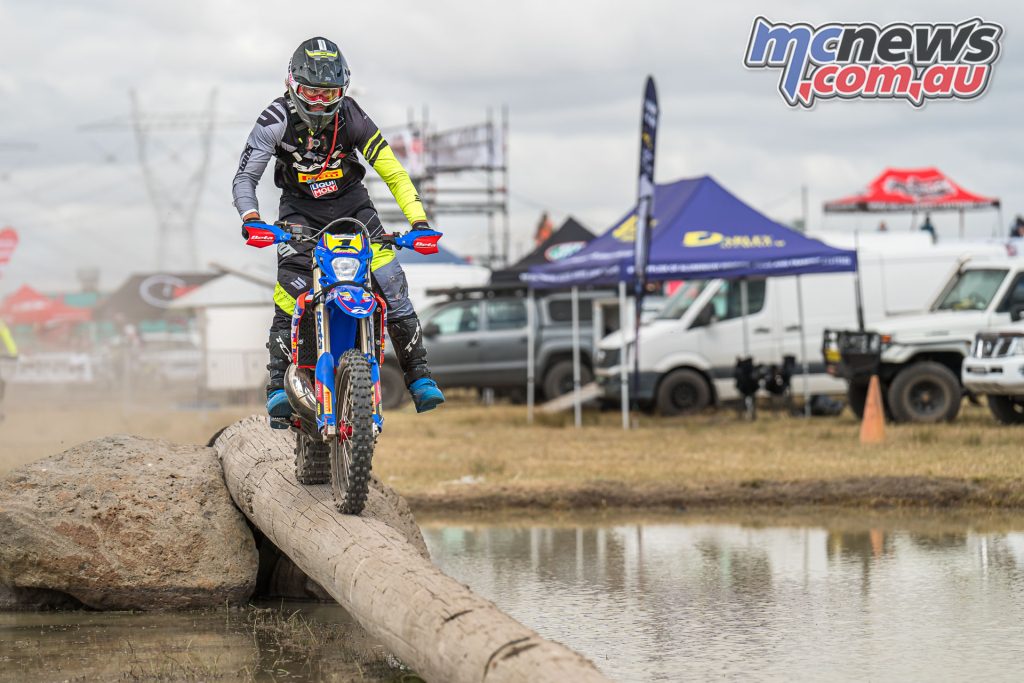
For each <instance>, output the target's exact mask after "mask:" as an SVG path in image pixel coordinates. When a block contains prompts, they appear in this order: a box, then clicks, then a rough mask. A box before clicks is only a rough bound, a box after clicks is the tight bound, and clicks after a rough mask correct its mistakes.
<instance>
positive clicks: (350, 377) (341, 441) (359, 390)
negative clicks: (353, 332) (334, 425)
mask: <svg viewBox="0 0 1024 683" xmlns="http://www.w3.org/2000/svg"><path fill="white" fill-rule="evenodd" d="M334 387H335V393H334V395H335V400H336V407H335V413H334V414H335V417H336V418H337V421H338V432H339V436H338V438H335V439H332V440H331V443H330V451H331V456H330V458H331V489H332V490H333V491H334V504H335V506H336V507H337V508H338V511H339V512H341V513H342V514H346V515H358V514H359V513H360V512H362V511H363V506H365V505H366V495H367V493H368V491H369V488H370V468H371V467H372V464H373V447H374V443H375V441H376V436H375V434H374V428H373V411H374V401H373V381H372V380H371V375H370V362H369V361H368V360H366V356H364V355H363V354H362V353H361V352H360V351H359V350H358V349H349V350H348V351H346V352H345V353H343V354H342V355H341V361H340V362H339V363H338V374H337V379H336V380H335V383H334Z"/></svg>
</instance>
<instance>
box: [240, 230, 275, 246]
mask: <svg viewBox="0 0 1024 683" xmlns="http://www.w3.org/2000/svg"><path fill="white" fill-rule="evenodd" d="M245 231H246V232H247V233H248V235H249V237H248V239H246V240H245V243H246V244H248V245H249V246H250V247H256V248H258V249H262V248H263V247H269V246H270V245H271V244H274V242H276V241H277V237H276V236H275V235H274V233H272V232H271V231H269V230H267V229H266V228H257V227H256V226H254V225H246V226H245Z"/></svg>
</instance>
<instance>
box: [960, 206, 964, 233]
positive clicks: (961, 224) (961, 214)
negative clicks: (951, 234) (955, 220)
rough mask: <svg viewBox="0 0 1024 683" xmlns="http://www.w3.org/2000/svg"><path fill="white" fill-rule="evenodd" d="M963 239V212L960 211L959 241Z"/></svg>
mask: <svg viewBox="0 0 1024 683" xmlns="http://www.w3.org/2000/svg"><path fill="white" fill-rule="evenodd" d="M963 238H964V210H963V209H960V239H963Z"/></svg>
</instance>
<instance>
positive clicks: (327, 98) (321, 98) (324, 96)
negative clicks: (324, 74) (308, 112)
mask: <svg viewBox="0 0 1024 683" xmlns="http://www.w3.org/2000/svg"><path fill="white" fill-rule="evenodd" d="M295 93H296V94H297V95H298V96H299V97H300V98H302V101H304V102H306V103H307V104H333V103H335V102H337V101H338V100H340V99H341V95H342V89H341V88H314V87H313V86H311V85H302V84H301V83H297V84H296V85H295Z"/></svg>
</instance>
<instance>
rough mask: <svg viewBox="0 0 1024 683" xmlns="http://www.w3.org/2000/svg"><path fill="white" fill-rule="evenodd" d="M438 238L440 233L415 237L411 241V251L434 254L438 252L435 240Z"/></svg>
mask: <svg viewBox="0 0 1024 683" xmlns="http://www.w3.org/2000/svg"><path fill="white" fill-rule="evenodd" d="M439 239H441V235H429V236H427V237H417V238H416V239H415V240H413V243H412V248H413V251H416V252H417V253H420V254H436V253H437V252H438V248H437V241H438V240H439Z"/></svg>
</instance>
